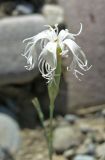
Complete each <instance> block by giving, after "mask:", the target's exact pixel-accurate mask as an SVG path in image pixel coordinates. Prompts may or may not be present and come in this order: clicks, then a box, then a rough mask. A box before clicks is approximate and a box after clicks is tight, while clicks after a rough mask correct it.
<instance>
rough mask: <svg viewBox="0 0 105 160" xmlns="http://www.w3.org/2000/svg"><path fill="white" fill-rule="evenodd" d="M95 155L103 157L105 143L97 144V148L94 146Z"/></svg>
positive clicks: (104, 154) (104, 157) (104, 156)
mask: <svg viewBox="0 0 105 160" xmlns="http://www.w3.org/2000/svg"><path fill="white" fill-rule="evenodd" d="M96 156H97V158H100V159H101V158H103V159H105V143H103V144H101V145H99V146H97V148H96Z"/></svg>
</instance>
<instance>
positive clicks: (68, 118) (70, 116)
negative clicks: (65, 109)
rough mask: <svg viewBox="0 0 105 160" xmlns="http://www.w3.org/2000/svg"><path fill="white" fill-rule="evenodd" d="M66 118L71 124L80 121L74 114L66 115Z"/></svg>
mask: <svg viewBox="0 0 105 160" xmlns="http://www.w3.org/2000/svg"><path fill="white" fill-rule="evenodd" d="M64 118H65V120H66V121H67V122H69V123H75V122H76V121H77V119H78V117H77V116H75V115H73V114H67V115H65V117H64Z"/></svg>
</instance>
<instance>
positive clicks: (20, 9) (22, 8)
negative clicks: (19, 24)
mask: <svg viewBox="0 0 105 160" xmlns="http://www.w3.org/2000/svg"><path fill="white" fill-rule="evenodd" d="M33 11H34V7H33V5H31V4H19V5H17V6H16V8H15V10H14V11H13V13H12V14H13V15H22V14H23V15H25V14H31V13H33Z"/></svg>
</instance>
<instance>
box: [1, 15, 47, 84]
mask: <svg viewBox="0 0 105 160" xmlns="http://www.w3.org/2000/svg"><path fill="white" fill-rule="evenodd" d="M45 24H46V23H45V19H44V18H43V16H41V15H31V16H21V17H12V18H5V19H2V20H0V85H3V84H10V83H25V82H29V81H31V80H32V79H34V78H35V77H36V76H37V75H38V69H37V67H35V69H34V70H32V71H27V70H26V69H25V68H24V66H25V65H26V60H25V59H24V57H22V56H21V54H22V53H23V52H24V48H25V46H24V44H23V43H22V41H23V39H25V38H28V37H30V36H33V35H35V34H37V33H39V32H40V31H42V30H43V29H44V25H45ZM24 29H25V30H24ZM4 33H5V34H4Z"/></svg>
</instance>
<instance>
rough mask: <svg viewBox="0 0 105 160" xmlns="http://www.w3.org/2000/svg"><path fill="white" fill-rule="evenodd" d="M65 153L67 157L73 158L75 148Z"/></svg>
mask: <svg viewBox="0 0 105 160" xmlns="http://www.w3.org/2000/svg"><path fill="white" fill-rule="evenodd" d="M63 155H64V157H65V158H66V159H71V158H72V157H73V156H74V155H75V150H74V149H69V150H67V151H65V152H64V154H63Z"/></svg>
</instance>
